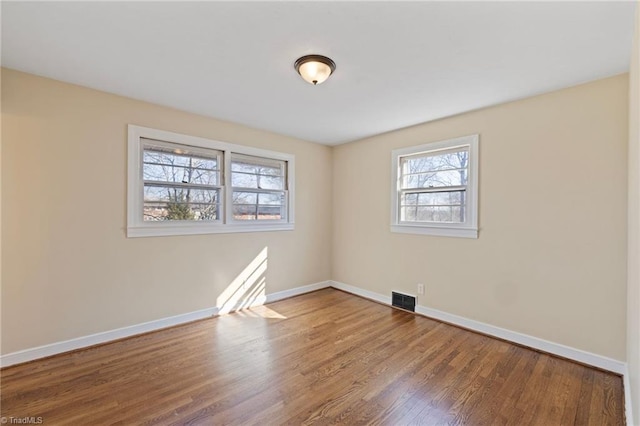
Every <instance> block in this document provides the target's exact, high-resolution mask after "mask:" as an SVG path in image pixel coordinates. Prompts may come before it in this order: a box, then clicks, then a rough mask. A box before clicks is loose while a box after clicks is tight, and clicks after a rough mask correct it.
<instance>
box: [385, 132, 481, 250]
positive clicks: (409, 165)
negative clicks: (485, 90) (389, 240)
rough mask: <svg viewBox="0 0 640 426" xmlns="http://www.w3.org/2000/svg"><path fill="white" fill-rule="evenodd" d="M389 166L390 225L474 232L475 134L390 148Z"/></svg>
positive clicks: (419, 231)
mask: <svg viewBox="0 0 640 426" xmlns="http://www.w3.org/2000/svg"><path fill="white" fill-rule="evenodd" d="M392 171H393V182H392V188H393V194H392V199H393V203H392V223H391V230H392V231H394V232H404V233H415V234H430V235H442V236H453V237H468V238H477V236H478V221H477V217H478V215H477V210H478V136H477V135H473V136H466V137H462V138H456V139H451V140H446V141H440V142H434V143H430V144H426V145H420V146H415V147H410V148H403V149H398V150H394V151H393V152H392Z"/></svg>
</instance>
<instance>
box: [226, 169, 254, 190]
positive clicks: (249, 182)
mask: <svg viewBox="0 0 640 426" xmlns="http://www.w3.org/2000/svg"><path fill="white" fill-rule="evenodd" d="M231 185H232V186H236V187H240V188H256V189H257V188H258V176H256V175H249V174H246V173H235V172H232V173H231Z"/></svg>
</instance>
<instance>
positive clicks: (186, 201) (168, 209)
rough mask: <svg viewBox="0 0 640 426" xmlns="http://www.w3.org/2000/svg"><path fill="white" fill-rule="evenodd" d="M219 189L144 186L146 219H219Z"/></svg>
mask: <svg viewBox="0 0 640 426" xmlns="http://www.w3.org/2000/svg"><path fill="white" fill-rule="evenodd" d="M218 203H219V190H218V189H211V190H209V189H199V188H171V187H162V186H147V185H145V187H144V211H143V219H144V220H145V221H158V220H217V219H218V213H219V209H218Z"/></svg>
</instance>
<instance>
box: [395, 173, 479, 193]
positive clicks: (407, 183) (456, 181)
mask: <svg viewBox="0 0 640 426" xmlns="http://www.w3.org/2000/svg"><path fill="white" fill-rule="evenodd" d="M466 184H467V170H466V169H465V170H447V171H443V172H431V173H418V174H413V175H405V176H403V177H402V187H403V188H438V187H443V186H464V185H466Z"/></svg>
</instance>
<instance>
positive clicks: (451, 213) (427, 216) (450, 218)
mask: <svg viewBox="0 0 640 426" xmlns="http://www.w3.org/2000/svg"><path fill="white" fill-rule="evenodd" d="M461 213H462V208H461V207H453V206H452V207H418V208H417V211H416V221H418V222H457V223H460V222H463V220H462V217H461Z"/></svg>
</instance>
